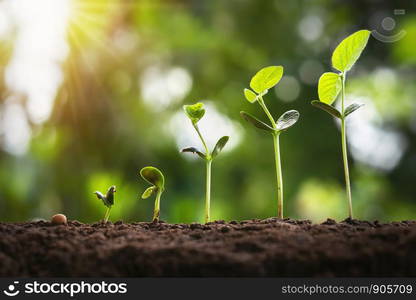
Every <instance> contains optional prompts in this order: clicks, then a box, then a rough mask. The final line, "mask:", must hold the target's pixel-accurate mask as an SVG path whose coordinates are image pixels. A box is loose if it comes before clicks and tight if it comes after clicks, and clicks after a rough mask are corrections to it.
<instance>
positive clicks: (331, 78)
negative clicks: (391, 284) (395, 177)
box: [312, 30, 371, 219]
mask: <svg viewBox="0 0 416 300" xmlns="http://www.w3.org/2000/svg"><path fill="white" fill-rule="evenodd" d="M370 34H371V32H370V31H368V30H360V31H357V32H355V33H353V34H351V35H350V36H348V37H347V38H345V39H344V40H343V41H342V42H341V43H340V44H339V45H338V46H337V47H336V48H335V50H334V52H333V54H332V66H333V67H334V69H336V70H338V71H339V73H335V72H327V73H324V74H322V76H321V77H320V78H319V82H318V96H319V100H314V101H312V105H314V106H316V107H318V108H320V109H322V110H324V111H326V112H328V113H329V114H331V115H333V116H334V117H336V118H338V119H340V120H341V146H342V158H343V162H344V174H345V185H346V190H347V197H348V208H349V217H350V218H351V219H352V218H353V212H352V199H351V184H350V172H349V168H348V153H347V133H346V128H345V120H346V118H347V117H348V116H349V115H350V114H351V113H353V112H354V111H356V110H357V109H359V108H360V107H361V106H362V104H356V103H353V104H351V105H349V106H348V107H345V81H346V79H347V73H348V71H349V70H351V68H352V67H353V66H354V64H355V63H356V61H357V60H358V58H359V57H360V55H361V53H362V52H363V50H364V48H365V46H366V45H367V42H368V39H369V37H370ZM340 92H341V111H339V110H337V109H336V108H335V107H333V106H332V104H333V103H334V102H335V100H336V99H337V97H338V95H339V93H340Z"/></svg>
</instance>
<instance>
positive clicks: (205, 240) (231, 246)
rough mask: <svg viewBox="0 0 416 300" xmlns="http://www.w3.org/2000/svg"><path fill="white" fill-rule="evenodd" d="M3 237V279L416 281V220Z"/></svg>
mask: <svg viewBox="0 0 416 300" xmlns="http://www.w3.org/2000/svg"><path fill="white" fill-rule="evenodd" d="M0 236H1V239H0V276H28V277H31V276H40V277H43V276H51V277H55V276H56V277H64V276H65V277H99V276H101V277H136V276H152V277H154V276H174V277H177V276H180V277H185V276H186V277H189V276H192V277H193V276H197V277H201V276H202V277H205V276H209V277H218V276H237V277H245V276H250V277H262V276H286V277H299V276H302V277H309V276H321V277H334V276H345V277H349V276H389V277H390V276H416V256H415V255H414V253H415V251H416V221H402V222H393V223H387V224H383V223H379V222H378V221H374V222H368V221H358V220H350V219H347V220H344V221H342V222H339V223H338V222H335V221H334V220H331V219H328V220H326V221H325V222H323V223H322V224H312V223H311V222H310V221H308V220H292V219H284V220H280V219H277V218H269V219H265V220H258V219H254V220H248V221H241V222H237V221H231V222H224V221H215V222H211V223H207V224H205V225H203V224H197V223H193V224H168V223H165V222H163V221H161V222H158V223H147V222H140V223H129V224H127V223H123V222H122V221H118V222H115V223H111V222H109V223H107V224H104V223H95V224H82V223H80V222H78V221H69V222H68V224H67V225H58V226H56V225H52V224H51V223H50V222H46V221H39V222H28V223H0Z"/></svg>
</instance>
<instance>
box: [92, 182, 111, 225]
mask: <svg viewBox="0 0 416 300" xmlns="http://www.w3.org/2000/svg"><path fill="white" fill-rule="evenodd" d="M115 192H116V186H115V185H113V186H111V187H110V188H109V189H108V190H107V193H106V194H105V195H103V194H102V193H101V192H99V191H95V192H94V194H95V195H96V196H97V198H98V199H100V200H101V201H102V202H103V204H104V205H105V206H106V207H107V210H106V211H105V215H104V219H103V221H104V223H107V222H108V218H109V217H110V211H111V207H112V206H113V205H114V194H115Z"/></svg>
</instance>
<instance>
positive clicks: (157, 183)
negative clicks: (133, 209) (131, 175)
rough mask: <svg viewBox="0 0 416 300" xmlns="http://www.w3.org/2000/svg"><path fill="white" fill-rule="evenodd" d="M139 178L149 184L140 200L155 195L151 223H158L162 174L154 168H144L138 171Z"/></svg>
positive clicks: (162, 186)
mask: <svg viewBox="0 0 416 300" xmlns="http://www.w3.org/2000/svg"><path fill="white" fill-rule="evenodd" d="M140 176H142V178H143V179H144V180H146V181H147V182H148V183H150V184H151V186H150V187H148V188H147V189H146V190H145V191H144V192H143V194H142V199H147V198H149V197H150V196H152V195H156V200H155V208H154V210H153V222H159V217H160V197H161V196H162V193H163V191H164V190H165V177H164V176H163V174H162V172H161V171H160V170H159V169H158V168H155V167H144V168H143V169H141V170H140Z"/></svg>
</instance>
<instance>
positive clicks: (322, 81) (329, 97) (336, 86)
mask: <svg viewBox="0 0 416 300" xmlns="http://www.w3.org/2000/svg"><path fill="white" fill-rule="evenodd" d="M341 86H342V82H341V76H340V75H339V74H337V73H333V72H327V73H324V74H322V75H321V77H320V78H319V82H318V95H319V100H320V101H321V102H324V103H326V104H329V105H331V104H332V103H333V102H334V101H335V99H336V98H337V96H338V94H339V92H340V91H341Z"/></svg>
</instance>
